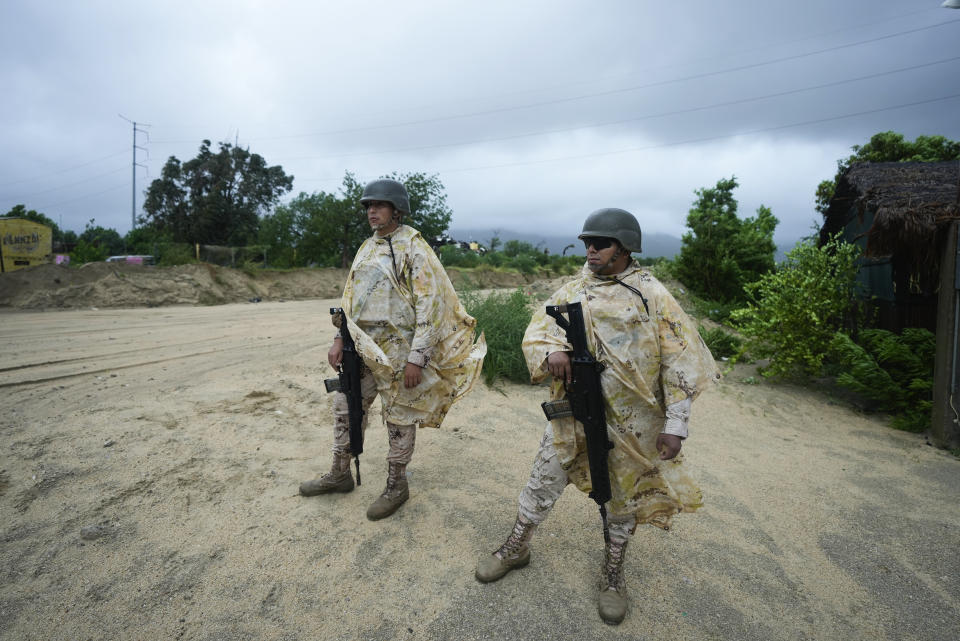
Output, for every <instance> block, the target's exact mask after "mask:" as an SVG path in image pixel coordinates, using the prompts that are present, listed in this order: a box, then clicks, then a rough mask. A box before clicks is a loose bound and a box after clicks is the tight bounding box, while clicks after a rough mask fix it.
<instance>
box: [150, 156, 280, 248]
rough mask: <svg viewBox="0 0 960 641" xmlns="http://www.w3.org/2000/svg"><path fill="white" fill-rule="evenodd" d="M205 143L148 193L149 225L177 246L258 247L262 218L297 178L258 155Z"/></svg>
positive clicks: (170, 164) (168, 167) (173, 164)
mask: <svg viewBox="0 0 960 641" xmlns="http://www.w3.org/2000/svg"><path fill="white" fill-rule="evenodd" d="M219 146H220V150H219V151H218V152H216V153H215V152H213V151H211V149H210V141H209V140H204V141H203V143H202V144H201V145H200V151H199V153H198V154H197V157H196V158H194V159H192V160H189V161H187V162H185V163H182V164H181V162H180V161H179V160H178V159H177V158H176V157H175V156H171V157H170V158H169V159H168V160H167V163H166V164H165V165H164V167H163V170H162V172H161V177H160V178H158V179H156V180H154V181H153V182H152V183H151V184H150V187H149V188H148V189H147V195H146V200H145V201H144V204H143V209H144V211H145V212H146V216H145V220H146V222H148V223H151V224H152V225H153V226H155V227H156V228H157V229H160V230H163V231H169V232H170V233H171V235H172V236H173V239H174V240H176V241H177V242H193V243H204V244H209V245H230V246H238V245H246V244H251V243H254V242H256V237H257V230H258V227H259V223H260V219H259V217H260V215H261V214H264V213H266V212H267V211H268V210H269V208H270V207H272V206H273V205H275V204H276V202H277V201H278V200H279V198H280V197H281V196H282V195H283V194H285V193H287V192H289V191H290V189H292V187H293V176H288V175H286V174H285V173H284V171H283V168H282V167H280V166H279V165H275V166H272V167H269V166H267V163H266V161H265V160H264V159H263V157H262V156H260V155H259V154H251V153H250V151H249V150H247V149H243V148H241V147H234V146H232V145H230V144H229V143H220V145H219Z"/></svg>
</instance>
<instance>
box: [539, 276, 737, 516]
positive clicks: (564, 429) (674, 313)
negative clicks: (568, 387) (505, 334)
mask: <svg viewBox="0 0 960 641" xmlns="http://www.w3.org/2000/svg"><path fill="white" fill-rule="evenodd" d="M615 277H616V278H617V279H619V280H622V281H624V282H625V283H627V284H628V285H630V286H632V287H634V288H636V289H638V290H639V291H640V292H641V293H642V294H643V297H644V298H645V299H646V308H645V307H644V301H643V300H642V299H641V297H640V296H638V295H637V294H635V293H634V292H632V291H630V290H629V289H628V288H626V287H624V286H623V285H619V284H617V283H616V282H615V281H614V280H613V278H612V277H609V276H599V275H595V274H593V273H592V272H590V271H589V270H588V269H587V268H586V266H584V268H583V270H582V271H581V273H580V274H579V275H578V276H577V277H576V278H575V279H574V280H572V281H571V282H569V283H567V284H566V285H564V286H563V287H561V288H560V289H559V290H558V291H557V292H556V293H554V294H553V296H551V297H550V300H549V301H548V302H547V304H548V305H559V304H563V303H567V302H576V301H579V302H580V303H581V304H582V306H583V315H584V324H585V326H586V333H587V342H588V346H589V349H590V351H591V353H593V354H594V357H595V358H596V359H597V360H599V361H601V362H602V363H604V364H605V365H606V368H605V369H604V370H603V372H602V374H601V385H602V386H603V393H604V398H605V401H606V403H605V406H606V408H605V409H606V414H607V427H608V429H607V432H608V434H609V436H610V440H611V441H612V442H613V445H614V447H613V449H612V450H610V457H609V467H610V485H611V489H612V494H613V497H612V499H611V501H610V504H609V506H610V511H611V512H612V513H613V514H617V515H627V514H631V513H632V514H636V517H637V522H638V523H652V524H654V525H658V526H660V527H667V526H669V523H670V519H671V517H672V516H673V515H674V514H676V513H678V512H681V511H683V510H695V509H696V508H698V507H700V505H701V500H702V497H701V493H700V489H699V488H698V487H697V486H696V484H695V483H694V482H693V480H692V479H691V478H690V477H689V476H687V474H686V473H685V472H684V470H683V454H682V453H681V454H679V455H677V457H676V458H674V459H672V460H670V461H662V460H660V458H659V452H658V451H657V449H656V439H657V435H658V434H660V432H661V430H662V428H663V425H664V416H665V409H664V408H665V407H666V406H667V405H670V404H672V403H675V402H678V401H682V400H684V399H685V398H691V399H692V398H695V397H696V396H697V395H698V394H699V393H700V392H701V391H702V390H703V388H704V387H705V386H706V385H707V384H709V382H710V381H712V380H714V379H717V378H719V374H718V373H717V369H716V364H715V362H714V360H713V357H712V356H711V354H710V350H709V349H707V346H706V345H705V344H704V342H703V340H702V339H701V338H700V335H699V333H698V332H697V327H696V325H695V324H694V323H693V322H692V321H691V320H690V318H689V317H688V316H687V315H686V314H685V313H684V312H683V310H682V309H681V308H680V306H679V304H678V303H677V302H676V300H675V299H674V298H673V296H671V295H670V293H669V292H668V291H667V290H666V288H664V287H663V285H661V284H660V282H659V281H657V279H655V278H654V277H653V276H651V275H650V273H649V272H647V271H644V270H641V269H640V267H639V266H638V265H637V264H636V263H635V262H633V263H631V265H630V266H629V267H627V269H626V270H624V271H623V272H621V273H620V274H616V276H615ZM647 308H649V312H648V310H647ZM570 349H571V345H569V344H568V343H567V342H566V335H565V334H564V332H563V330H561V329H560V328H559V327H558V326H557V324H556V322H555V321H554V320H553V319H552V318H551V317H549V316H547V314H546V312H545V311H544V306H541V307H540V308H539V310H538V311H537V312H536V313H535V314H534V316H533V319H532V320H531V322H530V326H529V327H528V328H527V331H526V334H525V335H524V337H523V353H524V356H525V358H526V360H527V366H528V367H529V369H530V374H531V377H532V379H533V380H534V382H537V381H540V380H543V379H544V378H546V377H547V376H549V372H547V370H546V358H547V355H548V354H549V353H550V352H555V351H569V350H570ZM563 396H564V390H563V383H562V382H561V381H557V380H555V381H553V385H552V387H551V398H553V399H558V398H563ZM553 434H554V445H555V447H556V449H557V453H558V455H559V457H560V461H561V464H562V465H563V467H564V469H565V470H566V471H567V474H568V476H569V477H570V481H571V482H572V483H574V484H576V486H577V487H578V488H579V489H580V490H582V491H584V492H589V491H590V489H591V487H590V467H589V463H588V461H587V453H586V444H585V440H584V435H583V427H582V425H581V424H580V423H579V422H577V421H575V420H574V419H573V418H564V419H556V420H554V421H553Z"/></svg>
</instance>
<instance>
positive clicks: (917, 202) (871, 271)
mask: <svg viewBox="0 0 960 641" xmlns="http://www.w3.org/2000/svg"><path fill="white" fill-rule="evenodd" d="M958 221H960V161H956V160H951V161H947V162H903V163H900V162H885V163H858V164H855V165H851V166H850V168H849V169H848V170H847V171H845V172H844V173H843V174H842V175H841V176H840V178H839V180H838V181H837V188H836V190H835V192H834V196H833V199H832V200H831V201H830V207H829V209H828V210H827V212H826V214H825V220H824V223H823V227H822V228H821V231H820V240H821V242H823V241H825V240H826V239H827V238H828V237H829V236H831V235H833V234H836V233H837V232H840V233H841V234H842V237H843V239H844V240H846V241H848V242H855V243H857V244H859V245H860V246H861V247H863V248H864V258H863V259H862V260H861V264H860V270H859V273H858V275H857V278H858V280H859V281H860V283H861V284H862V285H863V286H864V290H865V291H864V294H865V297H864V298H865V301H864V303H865V307H866V308H867V309H868V310H870V311H872V312H875V313H874V314H873V315H872V316H873V322H874V323H875V325H876V326H877V327H882V328H884V329H889V330H892V331H897V332H899V331H900V330H902V329H904V328H905V327H925V328H927V329H929V330H931V331H933V332H935V333H936V337H937V338H936V354H937V356H936V364H935V366H934V382H933V412H932V417H931V419H932V420H931V430H930V436H931V439H932V440H933V441H934V442H935V443H937V444H938V445H940V446H943V447H960V424H958V423H957V422H955V418H956V417H957V414H956V410H955V409H954V408H955V407H956V406H955V404H954V402H953V399H954V397H955V395H956V394H957V393H958V391H960V390H958V388H960V385H958V383H960V367H958V363H960V359H958V357H960V350H958V347H960V336H958V333H960V331H958V328H960V313H958V310H960V297H958V294H960V292H958V290H960V260H958V258H960V222H958Z"/></svg>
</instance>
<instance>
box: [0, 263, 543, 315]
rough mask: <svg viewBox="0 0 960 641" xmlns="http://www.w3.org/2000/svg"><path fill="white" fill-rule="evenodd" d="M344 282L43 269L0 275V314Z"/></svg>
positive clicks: (188, 300)
mask: <svg viewBox="0 0 960 641" xmlns="http://www.w3.org/2000/svg"><path fill="white" fill-rule="evenodd" d="M346 276H347V270H345V269H333V268H322V269H296V270H289V271H277V270H251V271H244V270H239V269H232V268H230V267H219V266H217V265H209V264H197V265H180V266H177V267H147V266H142V265H127V264H118V263H88V264H86V265H83V266H81V267H63V266H60V265H42V266H39V267H32V268H28V269H22V270H19V271H15V272H8V273H5V274H0V307H12V308H16V309H80V308H90V307H97V308H124V307H126V308H129V307H161V306H168V305H221V304H226V303H242V302H246V301H254V302H259V301H281V300H299V299H308V298H336V297H338V296H339V295H340V292H341V291H342V290H343V282H344V279H345V278H346ZM450 278H451V280H452V281H453V283H454V284H455V285H456V286H457V287H463V286H475V287H483V288H489V287H518V286H525V285H528V284H531V283H533V282H535V279H534V277H532V276H529V277H528V276H525V275H523V274H517V273H508V272H494V271H477V272H471V273H469V274H466V273H464V272H460V271H459V270H450Z"/></svg>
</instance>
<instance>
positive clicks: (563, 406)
mask: <svg viewBox="0 0 960 641" xmlns="http://www.w3.org/2000/svg"><path fill="white" fill-rule="evenodd" d="M564 313H566V314H567V316H568V317H569V320H567V318H564V316H563V314H564ZM547 315H549V316H551V317H552V318H553V319H554V320H555V321H557V325H559V326H560V328H561V329H562V330H564V331H565V332H566V333H567V342H568V343H570V344H571V345H572V346H573V352H572V355H571V357H570V367H571V370H572V372H571V383H570V384H569V385H567V382H566V381H564V384H563V386H564V389H565V390H566V392H567V397H566V398H564V399H561V400H557V401H547V402H544V403H542V404H541V407H542V408H543V413H544V414H546V416H547V420H553V419H555V418H565V417H568V416H572V417H573V418H575V419H576V420H578V421H580V423H582V424H583V434H584V436H585V437H586V440H587V460H588V461H589V462H590V486H591V487H592V489H591V490H590V494H588V496H589V497H590V498H591V499H593V500H594V501H596V503H597V505H598V506H600V518H601V519H602V520H603V538H604V540H605V541H607V542H608V543H609V542H610V530H609V528H608V527H607V508H606V503H607V501H609V500H610V499H611V497H612V496H613V494H612V492H611V490H610V470H609V468H608V466H607V455H608V453H609V452H610V450H611V449H612V448H613V443H611V442H610V439H609V438H608V437H607V415H606V412H605V411H604V408H603V389H602V388H601V387H600V372H602V371H603V367H604V366H603V363H601V362H599V361H598V360H597V359H595V358H594V357H593V354H591V353H590V350H588V349H587V333H586V329H585V328H584V325H583V309H582V307H581V305H580V303H579V302H577V303H567V304H565V305H547Z"/></svg>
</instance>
